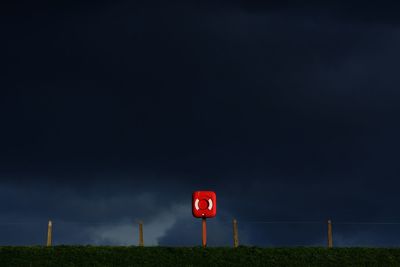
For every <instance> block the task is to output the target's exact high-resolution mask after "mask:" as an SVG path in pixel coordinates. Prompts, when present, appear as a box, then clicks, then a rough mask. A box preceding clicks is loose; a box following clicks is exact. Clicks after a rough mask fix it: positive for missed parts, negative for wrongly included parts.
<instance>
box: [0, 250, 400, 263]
mask: <svg viewBox="0 0 400 267" xmlns="http://www.w3.org/2000/svg"><path fill="white" fill-rule="evenodd" d="M0 266H2V267H3V266H4V267H12V266H18V267H24V266H27V267H45V266H54V267H63V266H71V267H72V266H115V267H117V266H121V267H123V266H282V267H283V266H284V267H289V266H301V267H303V266H323V267H329V266H338V267H343V266H354V267H357V266H368V267H371V266H380V267H391V266H400V248H333V249H327V248H315V247H314V248H311V247H297V248H258V247H239V248H236V249H233V248H228V247H226V248H206V249H203V248H201V247H183V248H172V247H95V246H55V247H49V248H47V247H39V246H33V247H0Z"/></svg>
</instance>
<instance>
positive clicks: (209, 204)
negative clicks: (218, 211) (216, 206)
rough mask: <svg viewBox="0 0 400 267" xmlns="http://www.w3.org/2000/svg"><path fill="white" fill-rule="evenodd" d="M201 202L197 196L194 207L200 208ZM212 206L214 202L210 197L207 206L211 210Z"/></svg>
mask: <svg viewBox="0 0 400 267" xmlns="http://www.w3.org/2000/svg"><path fill="white" fill-rule="evenodd" d="M199 202H200V200H199V199H198V198H196V200H195V201H194V207H195V208H196V210H199V209H200V207H199ZM212 207H213V202H212V200H211V199H208V207H207V208H208V209H209V210H212Z"/></svg>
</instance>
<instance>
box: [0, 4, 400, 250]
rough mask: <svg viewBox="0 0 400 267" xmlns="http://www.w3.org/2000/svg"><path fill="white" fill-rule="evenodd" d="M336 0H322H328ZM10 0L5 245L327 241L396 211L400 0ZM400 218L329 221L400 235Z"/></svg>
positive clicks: (368, 239)
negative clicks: (207, 200) (199, 197)
mask: <svg viewBox="0 0 400 267" xmlns="http://www.w3.org/2000/svg"><path fill="white" fill-rule="evenodd" d="M322 2H323V3H322ZM322 2H321V1H303V2H302V3H301V4H299V2H298V1H286V2H285V4H282V1H264V2H263V1H242V2H241V1H228V0H226V1H209V0H205V1H197V0H196V1H195V0H191V1H160V2H157V1H136V2H135V1H76V2H74V1H48V2H45V1H36V2H34V1H10V2H9V3H8V4H7V3H2V4H1V7H0V34H1V37H0V51H1V52H0V62H1V65H0V66H1V71H0V89H1V91H0V123H1V124H0V203H1V204H0V212H1V216H0V217H1V219H0V227H1V230H0V236H1V240H0V242H1V244H3V245H4V244H43V243H44V240H45V232H46V223H47V220H48V219H52V220H53V221H54V231H55V233H54V238H55V243H56V244H73V243H78V244H118V245H121V244H136V243H137V228H136V224H135V222H136V221H137V220H139V219H141V220H143V221H144V223H145V226H144V229H145V242H146V243H147V244H152V245H156V244H160V245H199V244H200V221H199V220H196V219H194V218H192V215H191V211H190V209H191V193H192V191H194V190H199V189H209V190H215V191H216V193H217V199H218V214H217V217H216V218H215V219H210V220H209V224H208V225H209V232H210V234H209V244H210V245H231V244H232V241H231V229H232V228H231V224H230V221H231V219H232V218H233V217H235V218H238V221H239V230H240V233H239V234H240V239H241V243H242V244H249V245H260V246H271V245H273V246H281V245H284V246H286V245H288V246H292V245H325V243H326V241H325V240H326V238H325V230H326V225H325V224H323V223H322V224H293V225H288V224H279V225H270V224H256V223H254V222H255V221H321V222H324V221H326V220H327V219H328V218H332V220H333V222H334V223H335V222H354V221H358V222H400V208H399V205H398V203H399V201H400V195H399V194H398V188H399V186H400V181H399V180H398V177H399V175H400V168H399V166H400V165H399V159H400V156H399V149H400V141H399V136H400V124H399V122H398V121H399V119H398V118H399V115H400V105H399V101H400V91H399V88H400V75H399V71H400V64H399V60H400V50H399V47H400V16H399V15H398V14H400V13H399V11H400V5H398V4H393V3H392V2H393V1H372V2H371V1H366V2H361V1H322ZM399 234H400V225H356V226H354V225H345V224H337V225H334V244H335V245H343V246H349V245H371V246H372V245H373V246H393V245H397V246H398V245H400V243H399V241H398V239H396V238H395V237H396V236H399Z"/></svg>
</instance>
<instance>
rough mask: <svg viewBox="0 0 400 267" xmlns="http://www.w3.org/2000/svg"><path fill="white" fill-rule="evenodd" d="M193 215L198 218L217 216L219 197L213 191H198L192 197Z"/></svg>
mask: <svg viewBox="0 0 400 267" xmlns="http://www.w3.org/2000/svg"><path fill="white" fill-rule="evenodd" d="M192 213H193V216H194V217H196V218H212V217H215V215H216V214H217V196H216V195H215V192H213V191H196V192H193V196H192Z"/></svg>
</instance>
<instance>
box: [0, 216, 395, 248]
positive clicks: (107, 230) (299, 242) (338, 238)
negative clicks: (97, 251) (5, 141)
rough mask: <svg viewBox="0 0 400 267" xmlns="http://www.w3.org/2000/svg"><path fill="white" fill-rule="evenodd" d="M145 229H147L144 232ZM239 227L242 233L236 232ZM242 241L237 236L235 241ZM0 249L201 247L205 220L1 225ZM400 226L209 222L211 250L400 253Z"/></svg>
mask: <svg viewBox="0 0 400 267" xmlns="http://www.w3.org/2000/svg"><path fill="white" fill-rule="evenodd" d="M140 225H141V226H140ZM235 227H236V230H235ZM235 235H236V236H235ZM0 236H1V237H2V238H1V239H0V245H3V246H4V245H47V246H52V245H62V244H65V245H122V246H126V245H128V246H131V245H134V246H137V245H143V246H157V245H160V246H199V245H201V244H202V227H201V223H200V220H196V219H193V220H191V221H183V222H179V221H176V222H173V223H170V224H169V225H165V224H164V223H163V222H159V223H155V222H149V223H148V224H146V222H144V223H143V222H140V221H137V220H131V221H123V222H115V221H62V220H55V221H52V222H51V223H49V222H48V221H43V220H37V221H0ZM398 236H400V222H398V221H331V223H329V222H328V221H322V220H321V221H285V220H245V219H242V220H240V219H238V220H236V226H235V224H234V223H233V220H217V219H210V220H207V246H233V247H236V246H238V245H246V246H262V247H287V246H319V247H349V246H359V247H363V246H365V247H400V240H399V239H398Z"/></svg>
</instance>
